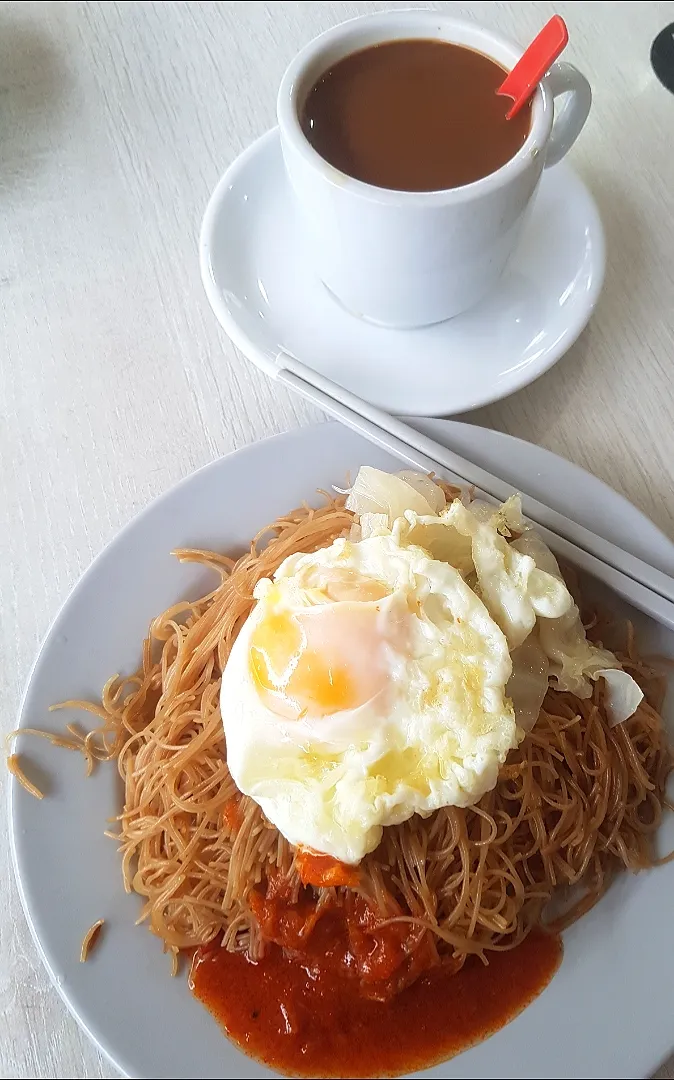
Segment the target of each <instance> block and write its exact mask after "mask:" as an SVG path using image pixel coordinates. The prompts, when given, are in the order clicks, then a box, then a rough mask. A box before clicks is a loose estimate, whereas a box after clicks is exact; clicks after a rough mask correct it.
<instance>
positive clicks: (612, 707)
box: [592, 668, 644, 727]
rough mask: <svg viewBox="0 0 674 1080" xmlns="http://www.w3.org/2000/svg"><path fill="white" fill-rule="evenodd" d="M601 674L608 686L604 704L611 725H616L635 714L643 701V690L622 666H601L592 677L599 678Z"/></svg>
mask: <svg viewBox="0 0 674 1080" xmlns="http://www.w3.org/2000/svg"><path fill="white" fill-rule="evenodd" d="M600 676H601V678H602V679H603V680H604V684H605V687H606V689H605V691H604V706H605V708H606V712H607V713H608V716H609V727H615V726H616V725H617V724H622V723H623V721H624V720H629V718H630V716H634V714H635V712H636V711H637V709H638V708H639V706H640V704H641V702H642V701H643V698H644V694H643V690H642V689H641V687H640V686H639V684H638V683H637V682H636V681H635V680H634V679H633V678H632V676H631V675H629V674H628V673H627V672H626V671H622V670H621V669H620V668H601V669H600V670H599V671H595V673H594V675H593V676H592V677H593V678H594V679H598V678H599V677H600Z"/></svg>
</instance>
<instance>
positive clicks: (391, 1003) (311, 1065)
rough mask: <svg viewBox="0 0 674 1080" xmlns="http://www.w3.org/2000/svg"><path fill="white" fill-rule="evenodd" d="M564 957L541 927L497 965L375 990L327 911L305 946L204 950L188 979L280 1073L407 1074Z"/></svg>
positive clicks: (536, 983) (438, 970)
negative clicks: (256, 955)
mask: <svg viewBox="0 0 674 1080" xmlns="http://www.w3.org/2000/svg"><path fill="white" fill-rule="evenodd" d="M561 958H562V944H561V939H560V938H559V937H558V936H556V935H552V934H547V933H545V932H543V931H535V932H533V933H531V934H530V935H529V937H527V938H526V939H525V940H524V942H523V943H522V944H521V945H519V946H518V947H517V948H516V949H513V950H512V951H510V952H500V953H499V952H497V953H490V957H489V965H488V966H485V965H484V964H483V963H482V962H481V961H480V960H479V959H477V958H470V959H469V960H468V961H466V963H465V965H464V966H463V968H461V970H460V971H458V972H453V970H452V968H451V965H450V966H449V967H437V966H436V967H433V968H431V969H430V970H428V971H426V972H425V974H422V975H421V976H420V977H419V978H417V979H416V981H415V982H413V983H412V985H410V986H407V988H406V989H403V990H401V991H400V992H399V993H397V994H395V995H394V996H392V997H390V998H389V1000H385V1001H380V1000H373V999H372V998H371V997H370V996H363V988H364V986H365V984H364V983H363V982H362V980H359V979H358V978H357V977H355V970H354V968H355V967H357V965H358V963H359V961H358V957H355V958H354V956H353V955H351V953H350V952H349V949H348V944H347V939H346V938H345V935H344V933H343V928H342V926H341V925H340V922H339V921H338V920H337V919H335V918H333V917H327V918H326V917H323V918H321V920H320V922H318V924H316V926H315V927H314V929H313V930H312V932H311V935H310V939H309V941H308V942H307V943H306V945H305V946H303V951H302V952H301V953H299V952H296V951H293V952H292V953H289V952H286V951H285V950H284V949H283V948H282V947H281V946H280V945H278V944H272V945H271V946H269V947H268V949H267V952H266V955H265V956H264V958H263V959H262V960H261V961H259V962H258V963H254V962H252V961H250V960H249V959H248V958H247V957H246V956H245V955H244V954H242V953H231V952H227V951H226V950H225V949H222V948H219V947H217V946H216V947H212V946H210V947H207V948H206V949H203V950H198V951H197V954H196V955H195V957H194V960H193V964H192V972H191V975H190V986H191V988H192V990H193V993H194V994H195V996H196V997H197V998H198V1000H199V1001H201V1002H202V1004H204V1005H205V1006H206V1008H207V1009H209V1011H210V1012H211V1013H212V1014H213V1016H214V1017H215V1019H216V1020H218V1021H219V1023H220V1024H221V1025H222V1027H223V1028H224V1029H225V1031H226V1033H227V1035H228V1036H229V1037H230V1038H231V1039H232V1040H233V1041H234V1042H235V1043H236V1044H237V1045H238V1046H239V1047H240V1048H241V1049H242V1050H243V1051H245V1052H246V1053H247V1054H249V1055H250V1056H251V1057H253V1058H257V1059H258V1060H259V1061H261V1062H263V1063H264V1064H265V1065H267V1066H268V1067H269V1068H272V1069H275V1070H276V1071H277V1072H281V1073H286V1074H288V1075H292V1076H298V1077H299V1076H303V1077H354V1078H355V1077H383V1076H400V1075H404V1074H406V1073H409V1072H413V1071H416V1070H419V1069H424V1068H428V1067H430V1066H431V1065H433V1064H435V1063H437V1062H438V1061H442V1060H445V1059H447V1058H449V1057H452V1056H453V1055H454V1054H458V1053H459V1052H460V1051H461V1050H465V1049H467V1048H468V1047H469V1046H472V1045H473V1044H474V1043H476V1042H479V1041H480V1040H481V1039H484V1038H486V1037H487V1036H488V1035H491V1034H493V1033H494V1032H495V1031H497V1030H498V1029H499V1028H500V1027H502V1026H503V1025H504V1024H506V1023H507V1022H508V1021H509V1020H512V1019H513V1017H515V1016H516V1015H517V1013H519V1012H520V1011H521V1010H522V1009H524V1008H525V1006H526V1005H528V1004H529V1002H531V1001H532V1000H533V999H534V998H535V997H536V996H537V995H538V994H539V993H540V992H541V991H542V990H543V989H544V987H545V986H546V985H547V983H548V982H549V981H550V979H551V978H552V976H553V975H554V973H555V971H556V970H557V968H558V966H559V964H560V961H561ZM363 970H367V969H366V968H362V967H361V972H362V971H363ZM365 992H366V993H367V987H366V986H365Z"/></svg>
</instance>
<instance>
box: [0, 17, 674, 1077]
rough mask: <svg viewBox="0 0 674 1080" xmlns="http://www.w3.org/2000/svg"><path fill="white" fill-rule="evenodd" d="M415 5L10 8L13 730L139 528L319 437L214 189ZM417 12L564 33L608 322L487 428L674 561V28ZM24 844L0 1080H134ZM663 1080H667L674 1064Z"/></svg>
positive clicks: (8, 896)
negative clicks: (240, 348)
mask: <svg viewBox="0 0 674 1080" xmlns="http://www.w3.org/2000/svg"><path fill="white" fill-rule="evenodd" d="M410 6H412V5H411V4H410V3H409V0H406V2H405V3H403V4H392V3H254V2H247V3H194V2H192V3H0V221H1V222H2V224H1V230H0V236H1V238H2V239H1V247H0V318H1V326H2V330H1V331H0V335H1V336H0V409H1V412H0V506H1V507H2V517H1V518H0V522H1V524H0V600H1V602H0V612H1V616H2V646H1V647H0V663H1V665H2V666H1V668H0V704H1V709H0V716H1V718H2V719H1V722H2V725H3V727H4V728H5V729H6V730H9V729H10V728H11V727H13V726H14V717H15V715H16V710H17V707H18V703H19V698H20V694H21V691H22V688H23V685H24V682H25V679H26V676H27V674H28V670H29V667H30V664H31V661H32V659H33V656H34V654H35V651H36V649H37V647H38V644H39V642H40V640H41V638H42V637H43V635H44V633H45V631H46V629H47V627H48V625H49V622H50V620H51V619H52V617H53V615H54V614H55V612H56V610H57V608H58V607H59V605H60V604H61V602H62V601H63V600H64V599H65V597H66V596H67V594H68V592H69V591H70V589H71V588H72V586H73V585H74V584H75V582H76V581H77V579H78V577H79V576H80V574H81V573H82V571H83V570H84V569H85V568H86V566H87V565H88V563H89V562H90V561H91V559H92V558H93V557H94V556H95V555H96V554H97V553H98V552H99V551H100V550H101V548H102V547H103V545H104V544H105V543H106V542H107V541H108V540H110V538H111V537H112V536H113V535H114V534H115V533H116V532H117V530H118V529H119V528H120V527H121V526H122V525H124V524H125V523H126V522H127V521H128V520H129V519H130V518H131V517H132V516H133V515H134V514H135V513H136V512H137V511H138V510H140V509H141V508H142V507H143V506H145V505H146V504H147V503H148V502H149V501H150V500H151V499H152V498H154V497H155V496H156V495H158V494H160V493H161V492H163V491H166V490H167V489H168V488H169V487H171V486H172V485H173V484H175V483H176V481H178V480H180V479H181V478H182V477H184V476H186V475H187V474H188V473H190V472H191V471H192V470H193V469H196V468H198V467H199V466H200V465H203V464H204V463H205V462H208V461H210V460H212V459H213V458H215V457H218V456H219V455H221V454H225V453H227V452H228V451H230V450H233V449H234V448H236V447H239V446H242V445H244V444H246V443H250V442H252V441H254V440H256V439H259V438H261V437H264V436H266V435H269V434H272V433H274V432H278V431H283V430H286V429H288V428H292V427H295V426H297V425H299V424H303V423H307V422H309V421H312V420H316V419H318V418H319V414H318V413H317V412H315V411H314V410H313V409H311V408H310V407H308V406H307V405H305V404H303V403H302V402H301V401H299V400H294V399H293V398H291V397H290V396H289V395H288V394H286V393H285V392H284V391H283V389H282V388H281V387H280V386H278V385H275V386H274V387H273V388H272V386H271V384H269V383H268V382H267V381H266V380H265V378H264V376H262V375H261V374H259V373H258V372H257V371H256V370H255V369H254V368H253V367H252V366H251V365H249V364H248V363H247V362H246V361H245V360H244V359H243V358H242V357H241V356H240V355H238V354H237V352H236V351H235V349H234V348H233V347H232V346H231V345H230V344H229V342H228V341H227V340H226V339H225V336H224V334H222V333H221V332H220V331H219V329H218V326H217V325H216V322H215V319H214V317H213V316H212V314H211V312H210V309H209V308H208V306H207V303H206V300H205V298H204V296H203V294H202V289H201V284H200V281H199V274H198V266H197V255H196V238H197V231H198V227H199V221H200V218H201V214H202V211H203V209H204V206H205V203H206V200H207V197H208V194H209V192H210V191H211V189H212V187H213V186H214V184H215V182H216V180H217V178H218V176H219V175H220V173H221V172H222V171H223V170H224V168H225V167H226V166H227V165H228V164H229V162H231V161H232V160H233V158H234V157H235V156H236V155H237V154H238V153H239V151H240V150H242V149H243V148H244V147H245V146H246V145H247V144H248V143H249V142H250V141H251V140H252V139H254V138H255V137H257V136H258V135H260V134H261V133H262V132H263V131H265V130H266V129H267V128H269V127H270V126H271V125H272V124H273V123H274V100H275V92H276V87H277V84H278V81H279V79H280V76H281V74H282V72H283V70H284V68H285V66H286V64H287V63H288V61H289V60H290V58H291V57H292V55H293V54H294V52H295V51H296V50H297V49H298V47H299V46H300V45H302V44H303V43H304V42H306V41H307V40H308V39H309V38H311V37H313V36H314V35H315V34H316V33H318V32H319V31H320V30H323V29H324V28H326V27H328V26H330V25H332V24H333V23H335V22H338V21H340V20H342V19H343V18H346V17H348V16H350V15H353V14H356V13H361V12H366V11H372V10H376V9H383V8H386V7H410ZM423 6H431V7H437V8H442V9H443V10H451V11H453V12H456V13H457V14H459V13H460V14H461V15H471V14H472V15H473V16H475V17H476V18H477V19H479V20H480V21H482V22H485V23H487V24H488V25H493V26H495V27H498V28H499V29H501V30H503V31H504V32H506V33H509V34H511V35H512V36H514V37H517V38H519V39H520V40H521V41H523V42H525V41H526V40H527V39H528V38H530V37H531V36H533V34H534V33H535V32H536V31H537V30H538V29H539V28H540V27H541V26H542V24H543V23H544V21H545V20H546V19H547V18H548V17H549V16H550V15H551V14H553V12H555V11H558V12H559V13H560V14H562V15H563V16H564V17H565V18H566V20H567V22H568V25H569V31H570V36H571V44H570V46H569V48H568V51H567V56H568V58H569V59H570V60H572V61H575V62H576V63H577V64H578V65H579V66H580V67H581V68H582V69H583V70H584V71H585V72H586V74H587V75H588V76H589V78H590V80H591V82H592V84H593V87H594V91H595V102H594V107H593V111H592V114H591V118H590V121H589V123H588V126H587V129H586V131H585V132H584V134H583V136H582V137H581V140H580V142H579V144H578V146H577V148H576V149H574V151H573V153H572V161H573V162H574V164H575V166H576V167H577V169H578V170H579V172H580V173H581V174H582V176H583V177H584V178H585V179H586V180H587V182H588V183H589V184H590V185H591V187H592V189H593V191H594V193H595V195H596V197H597V200H598V202H599V206H600V209H601V212H602V215H603V218H604V222H605V225H606V231H607V239H608V273H607V278H606V286H605V292H604V295H603V297H602V300H601V303H600V306H599V309H598V311H597V313H596V315H595V317H594V318H593V320H592V322H591V324H590V327H589V329H588V330H587V331H586V332H585V334H584V335H583V336H582V337H581V339H580V341H579V342H578V343H577V345H576V346H575V347H574V348H573V349H572V350H571V352H570V353H569V354H568V356H567V357H566V358H565V359H564V360H563V361H562V362H561V363H560V364H559V365H558V366H557V367H556V368H555V369H554V370H553V371H551V372H549V373H548V374H547V375H545V376H544V377H543V378H542V379H540V380H539V381H538V382H537V383H535V384H534V385H533V386H531V387H529V388H528V389H527V390H524V391H522V392H520V393H518V394H517V395H515V396H514V397H512V398H510V399H509V400H506V401H503V402H501V403H499V404H496V405H493V406H491V407H489V408H487V409H483V410H481V411H479V412H477V413H474V414H472V416H471V419H472V420H473V421H475V422H477V423H481V424H485V425H488V426H492V427H496V428H500V429H501V430H504V431H508V432H511V433H513V434H515V435H519V436H522V437H523V438H525V439H529V440H531V441H533V442H537V443H540V444H541V445H544V446H547V447H549V448H550V449H552V450H554V451H556V452H557V453H559V454H562V455H564V456H566V457H568V458H570V459H572V460H573V461H575V462H578V463H579V464H581V465H583V466H585V467H586V468H588V469H590V470H592V471H593V472H594V473H596V475H597V476H600V477H602V478H603V479H604V480H607V481H608V482H609V483H610V484H612V485H613V486H614V487H616V488H617V489H618V490H620V491H622V492H624V493H625V494H626V495H627V496H628V497H629V498H630V499H631V500H632V501H633V502H634V503H635V504H636V505H638V506H639V507H641V508H642V509H643V510H644V511H646V513H647V514H649V515H650V516H651V517H652V518H653V520H654V521H655V522H657V524H658V525H660V526H661V528H663V529H664V530H665V531H666V532H668V533H669V534H670V535H671V536H674V500H672V497H671V495H672V462H673V460H674V425H673V424H672V405H673V402H674V394H673V392H672V381H671V380H672V371H673V370H674V331H673V327H674V150H673V149H672V147H673V144H674V96H672V95H670V94H668V93H667V92H666V91H665V90H664V89H663V87H662V86H660V84H659V83H657V81H656V80H655V78H654V76H653V74H652V72H651V69H650V66H649V60H648V57H649V49H650V43H651V41H652V39H653V37H654V36H655V34H656V33H657V32H658V31H659V30H660V29H661V28H662V27H664V26H665V25H666V24H667V23H670V22H673V21H674V3H671V2H670V3H625V2H621V3H613V2H610V3H596V2H592V3H557V4H551V3H526V4H523V3H467V4H452V3H449V4H430V5H429V4H426V5H423ZM0 786H2V787H3V788H4V787H5V786H6V776H5V774H4V770H2V771H1V772H0ZM3 794H4V793H3ZM5 805H6V804H5V803H4V802H3V803H2V806H5ZM6 832H7V829H6V815H5V814H4V813H3V814H2V815H0V860H1V863H0V1076H1V1077H16V1078H28V1077H36V1078H37V1077H114V1076H117V1073H116V1071H115V1070H114V1069H113V1068H111V1066H110V1065H109V1064H108V1063H107V1062H105V1061H104V1060H103V1059H102V1058H101V1056H100V1055H99V1054H98V1052H97V1051H96V1050H95V1049H94V1048H93V1047H92V1046H91V1045H90V1044H89V1041H88V1039H87V1038H86V1036H84V1035H82V1034H81V1033H80V1032H79V1030H78V1028H77V1026H76V1024H75V1022H74V1021H73V1020H72V1019H71V1018H70V1016H69V1014H68V1013H67V1011H66V1009H65V1007H64V1005H63V1004H62V1003H61V1001H60V999H59V997H58V996H57V994H56V992H55V991H54V990H53V989H52V987H51V986H50V984H49V982H48V979H47V976H46V974H45V972H44V971H43V969H42V965H41V963H40V960H39V958H38V955H37V952H36V949H35V947H34V945H33V943H32V941H31V939H30V937H29V934H28V930H27V928H26V924H25V920H24V917H23V913H22V911H21V908H20V905H19V899H18V895H17V891H16V888H15V886H14V883H13V877H12V873H11V867H10V860H9V851H8V844H7V835H6ZM113 1007H114V1006H113ZM672 1043H673V1044H674V1010H673V1013H672ZM658 1075H659V1076H661V1077H674V1059H672V1061H671V1063H670V1066H669V1071H668V1070H667V1068H665V1069H663V1070H662V1071H661V1073H659V1074H658Z"/></svg>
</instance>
